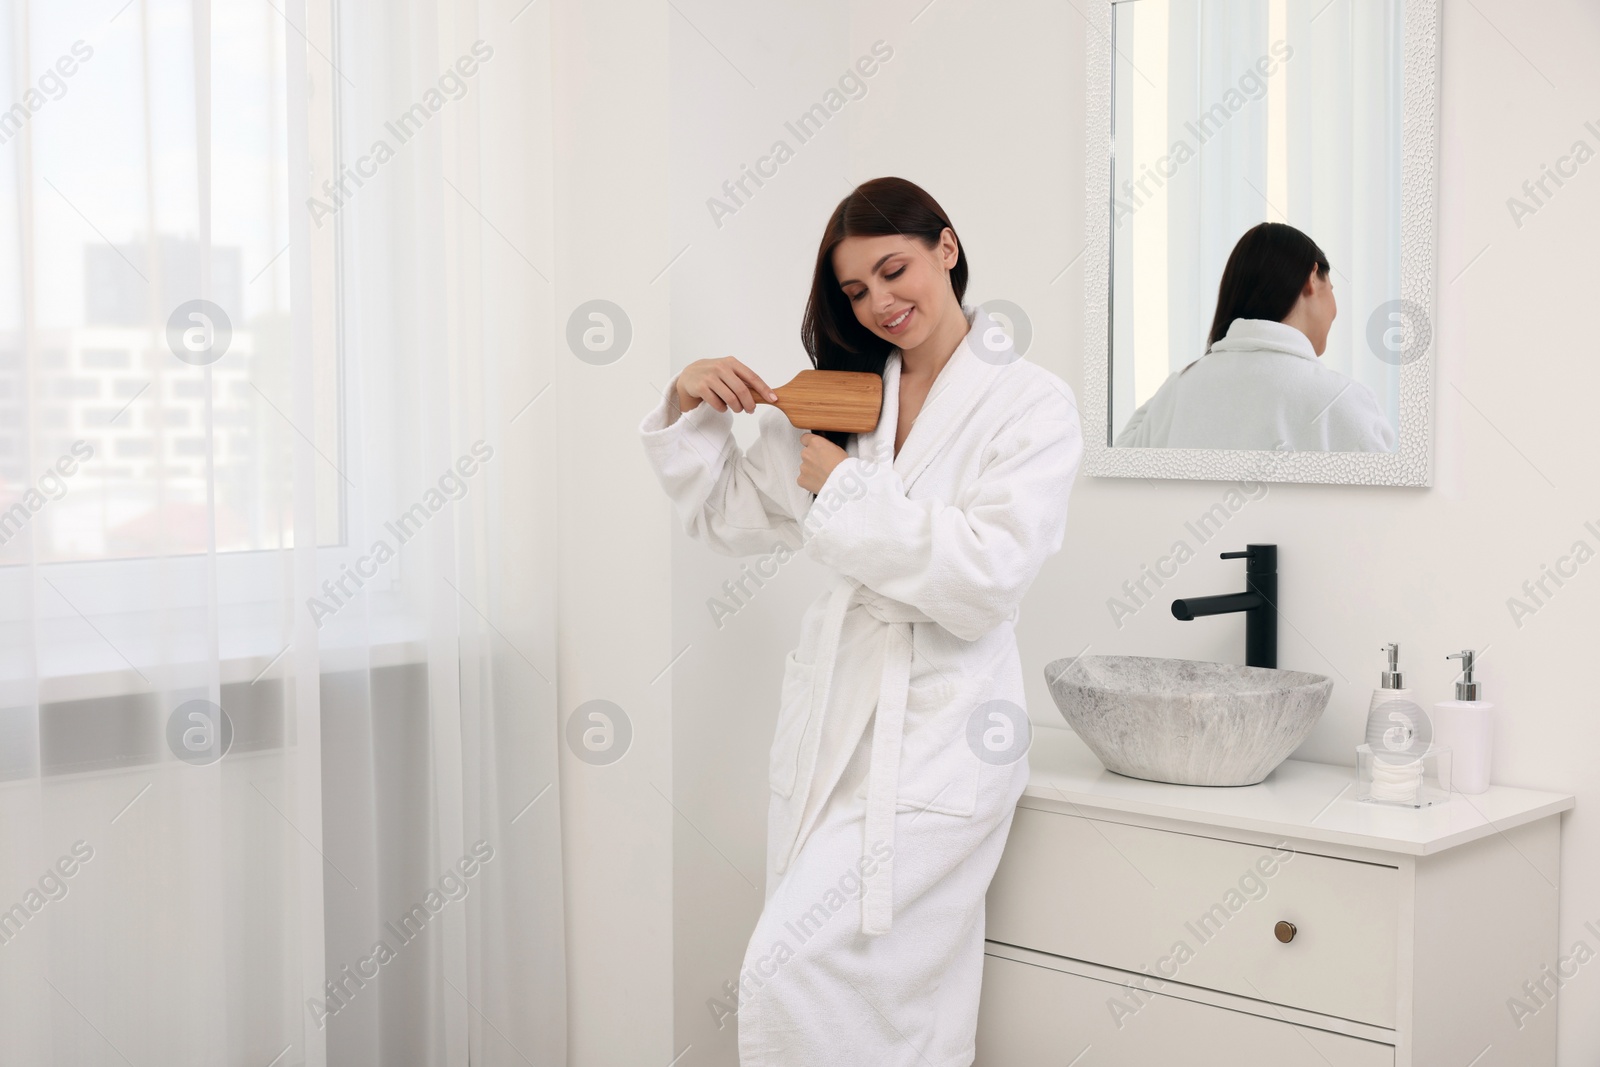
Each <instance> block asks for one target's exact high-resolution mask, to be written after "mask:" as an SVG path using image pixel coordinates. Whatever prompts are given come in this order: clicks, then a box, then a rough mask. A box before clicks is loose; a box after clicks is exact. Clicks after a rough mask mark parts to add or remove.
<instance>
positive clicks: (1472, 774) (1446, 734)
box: [1433, 648, 1494, 793]
mask: <svg viewBox="0 0 1600 1067" xmlns="http://www.w3.org/2000/svg"><path fill="white" fill-rule="evenodd" d="M1475 656H1476V653H1474V652H1473V651H1472V649H1470V648H1467V649H1463V650H1461V651H1460V652H1452V653H1451V654H1450V655H1448V656H1446V657H1445V659H1458V660H1460V661H1461V677H1460V679H1458V680H1457V682H1456V698H1455V699H1454V700H1441V701H1439V703H1437V704H1435V705H1434V706H1433V737H1434V740H1435V741H1436V742H1438V743H1439V744H1441V745H1448V746H1450V749H1451V751H1452V753H1453V755H1452V758H1451V771H1450V773H1451V788H1452V789H1454V790H1455V791H1456V792H1458V793H1481V792H1483V791H1484V790H1485V789H1488V788H1489V764H1490V756H1491V755H1492V754H1493V752H1494V718H1493V716H1492V715H1491V714H1490V713H1491V711H1492V710H1493V708H1494V705H1493V704H1491V703H1489V702H1488V701H1487V700H1480V699H1479V697H1480V696H1481V695H1482V693H1481V687H1480V686H1479V684H1478V682H1477V681H1476V680H1475V679H1474V678H1473V677H1472V671H1473V666H1474V658H1475Z"/></svg>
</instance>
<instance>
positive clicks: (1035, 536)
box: [806, 391, 1083, 641]
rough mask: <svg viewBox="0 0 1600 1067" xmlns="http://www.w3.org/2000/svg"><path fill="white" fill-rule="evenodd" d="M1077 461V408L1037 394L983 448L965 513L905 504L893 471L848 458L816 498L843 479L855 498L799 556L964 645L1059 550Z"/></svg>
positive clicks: (1002, 613)
mask: <svg viewBox="0 0 1600 1067" xmlns="http://www.w3.org/2000/svg"><path fill="white" fill-rule="evenodd" d="M1082 456H1083V433H1082V429H1081V427H1080V424H1079V420H1078V409H1077V406H1076V405H1075V404H1074V403H1073V402H1072V401H1071V400H1070V399H1068V398H1066V397H1064V396H1061V395H1060V394H1059V393H1057V392H1055V391H1049V392H1048V395H1047V396H1046V397H1045V398H1044V399H1043V400H1041V402H1040V403H1039V404H1038V405H1037V406H1036V407H1034V408H1033V409H1031V410H1030V411H1029V412H1028V413H1027V414H1026V415H1025V416H1023V417H1022V418H1020V419H1018V420H1017V421H1015V422H1013V423H1011V424H1009V425H1008V426H1007V427H1005V428H1004V429H1003V430H1001V431H1000V433H999V434H997V435H996V437H995V439H994V440H993V441H991V442H990V443H989V445H988V446H987V447H986V449H985V450H984V453H983V458H982V467H981V470H980V473H979V474H978V487H977V492H976V493H975V494H974V495H973V496H972V499H971V502H970V503H969V504H967V506H966V507H965V508H960V507H956V506H954V505H951V504H945V503H942V502H941V501H938V500H933V499H921V500H912V499H909V498H908V497H907V496H906V492H905V486H904V484H903V483H902V482H901V480H900V476H899V475H898V474H897V473H896V472H895V470H894V468H893V466H891V465H890V464H887V463H880V464H878V465H877V467H876V468H875V469H873V470H871V472H870V473H868V472H867V471H866V470H865V469H863V466H862V461H861V460H860V459H858V458H857V457H854V456H851V457H847V458H846V459H844V460H842V461H840V463H839V465H838V466H837V467H835V468H834V469H833V471H832V473H830V474H829V475H828V480H827V481H826V482H824V483H823V486H822V492H821V493H819V494H818V499H819V500H820V499H822V498H823V497H824V496H826V495H827V494H828V493H829V492H830V491H832V492H835V493H837V490H838V488H839V487H838V485H837V482H838V480H839V479H841V478H844V477H846V476H848V475H851V474H854V477H855V479H856V480H858V481H859V482H861V483H862V484H863V485H864V486H865V487H866V488H865V491H864V492H862V493H861V494H859V495H857V496H855V497H854V498H853V499H846V500H845V501H844V502H843V503H842V504H840V505H839V506H838V508H837V510H835V511H834V512H833V514H831V515H830V516H829V517H828V519H827V521H826V523H824V524H823V525H822V526H821V527H820V528H818V529H817V530H816V531H815V532H814V533H812V535H811V538H810V540H808V541H807V542H806V551H807V552H808V553H809V554H810V555H811V556H812V557H813V558H814V559H816V560H817V561H818V562H820V563H823V564H825V565H827V566H830V567H833V568H835V569H836V570H839V571H841V572H842V573H844V574H846V575H849V576H850V577H851V578H853V579H855V580H856V581H858V582H860V583H861V584H862V585H865V586H866V587H867V588H869V589H872V590H874V591H875V592H878V593H880V594H882V595H884V596H886V597H889V598H891V599H893V600H898V601H900V602H901V603H904V604H910V605H911V606H912V607H915V608H917V609H918V610H920V611H921V612H922V613H923V614H925V615H927V616H928V617H929V618H930V619H932V620H933V621H934V622H936V623H938V624H939V625H940V626H942V627H944V628H945V629H946V630H948V631H950V632H951V633H952V634H954V635H955V636H957V637H959V638H961V639H962V640H964V641H975V640H977V639H978V638H980V637H982V636H983V635H984V634H986V633H988V632H989V631H990V630H992V629H994V628H995V627H996V626H997V625H999V624H1000V623H1001V622H1002V621H1004V620H1005V619H1006V618H1008V617H1009V616H1010V615H1011V613H1012V612H1013V611H1015V610H1016V608H1017V605H1018V604H1019V603H1020V602H1021V600H1022V597H1023V594H1024V593H1026V592H1027V590H1028V586H1029V585H1030V584H1031V583H1032V582H1033V579H1034V577H1035V576H1036V575H1038V573H1039V570H1040V568H1041V567H1042V566H1043V565H1044V561H1045V559H1046V558H1047V557H1049V556H1051V555H1053V554H1054V553H1055V552H1056V551H1057V550H1058V549H1059V548H1060V547H1061V542H1062V537H1063V534H1064V532H1065V528H1066V519H1067V496H1068V494H1069V493H1070V492H1071V490H1072V484H1073V480H1074V479H1075V478H1076V476H1077V472H1078V464H1079V461H1080V460H1081V459H1082ZM838 495H842V494H838Z"/></svg>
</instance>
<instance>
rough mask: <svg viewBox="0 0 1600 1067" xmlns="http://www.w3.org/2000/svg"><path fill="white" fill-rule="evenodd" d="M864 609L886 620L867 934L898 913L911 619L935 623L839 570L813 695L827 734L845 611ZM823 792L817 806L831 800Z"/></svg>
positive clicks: (864, 911) (871, 799)
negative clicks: (898, 820) (898, 812)
mask: <svg viewBox="0 0 1600 1067" xmlns="http://www.w3.org/2000/svg"><path fill="white" fill-rule="evenodd" d="M851 607H858V608H860V609H861V610H863V611H865V612H866V613H867V614H868V615H870V616H872V617H873V618H874V619H877V620H878V621H879V622H881V623H883V624H884V626H883V630H884V635H883V636H884V647H883V673H882V676H881V679H880V681H879V685H878V704H877V709H876V711H875V712H874V715H875V720H874V725H873V728H872V753H871V760H870V763H869V769H868V772H867V812H866V820H865V821H866V829H865V833H864V834H863V835H862V849H861V858H862V861H863V863H862V868H863V871H865V869H866V868H868V867H870V866H871V864H872V863H873V861H874V860H876V862H877V868H876V870H874V871H873V872H872V874H871V876H870V877H867V876H865V875H864V876H863V879H862V880H863V883H864V889H863V892H862V897H861V932H862V933H863V934H865V935H867V936H869V937H870V936H876V935H878V934H884V933H888V931H889V926H890V923H891V921H892V918H893V915H892V912H893V907H892V905H893V882H894V878H893V874H894V816H895V808H896V802H897V800H898V795H899V784H900V742H901V738H902V737H903V736H904V733H905V718H906V689H907V686H908V684H909V682H910V678H911V652H912V630H911V626H912V624H913V623H918V622H932V621H933V620H932V619H930V618H929V617H928V616H927V615H925V614H923V613H922V612H921V611H919V610H918V609H916V608H914V607H912V606H911V605H909V604H904V603H901V602H900V601H898V600H891V599H889V598H888V597H885V596H881V595H879V594H878V593H876V592H874V591H873V590H871V589H868V588H867V587H865V586H863V585H861V584H860V583H859V582H856V581H854V580H853V579H851V578H848V577H846V576H844V575H839V576H838V577H837V579H836V581H835V583H834V586H833V588H832V590H831V593H830V596H829V600H828V606H827V609H826V611H825V612H824V615H823V623H822V636H821V640H820V642H819V645H818V656H817V678H816V684H815V687H814V689H813V693H812V711H813V724H814V727H815V729H814V731H812V732H814V734H815V736H816V737H817V738H820V737H821V734H822V730H823V729H824V728H825V724H824V722H823V721H822V720H823V719H825V718H826V716H827V712H828V698H829V691H830V690H831V688H832V686H833V671H834V661H835V660H836V658H837V656H838V651H839V637H840V634H841V632H842V631H843V629H844V617H845V612H846V611H847V610H848V609H849V608H851ZM815 751H816V745H815V743H813V744H812V746H811V752H812V756H813V758H812V759H811V760H810V761H809V762H810V767H809V770H808V773H807V776H806V777H807V784H806V787H805V792H803V793H802V794H801V795H800V796H799V797H797V798H795V800H796V804H797V806H798V807H799V809H800V810H799V812H798V813H797V814H796V815H795V818H796V819H797V820H800V819H803V818H804V812H805V807H806V801H807V799H808V797H809V792H810V788H811V784H812V783H811V779H812V778H814V777H815V773H816V764H815ZM826 800H827V798H826V797H820V798H818V809H819V813H820V809H821V806H822V805H823V804H824V803H826ZM801 829H803V828H802V827H799V826H797V827H796V828H795V836H794V839H793V841H792V842H791V848H790V850H789V853H788V855H787V856H786V858H785V859H784V860H783V862H782V863H781V864H780V865H779V867H778V871H779V873H782V872H783V871H784V870H785V869H787V867H788V865H789V863H790V862H792V861H793V859H794V856H795V854H796V853H797V852H798V851H799V847H800V844H801V840H802V839H801V837H800V834H799V831H800V830H801ZM878 842H882V843H883V844H884V845H886V846H887V847H888V849H889V856H888V857H887V858H879V857H878V855H877V853H875V852H873V851H872V847H873V845H875V844H877V843H878Z"/></svg>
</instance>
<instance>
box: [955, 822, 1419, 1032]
mask: <svg viewBox="0 0 1600 1067" xmlns="http://www.w3.org/2000/svg"><path fill="white" fill-rule="evenodd" d="M1399 895H1400V872H1399V871H1398V870H1397V869H1395V868H1393V867H1386V866H1381V865H1378V864H1371V863H1360V862H1357V861H1354V860H1343V859H1335V858H1332V857H1328V856H1318V855H1312V854H1308V853H1298V852H1292V851H1283V852H1279V851H1278V850H1275V849H1273V848H1270V847H1265V846H1257V845H1245V844H1240V843H1238V842H1235V841H1220V840H1216V839H1213V838H1208V837H1199V836H1194V835H1190V834H1181V833H1173V832H1170V831H1166V830H1152V829H1149V828H1147V827H1141V826H1128V825H1125V824H1122V823H1115V822H1103V821H1100V820H1094V819H1086V818H1081V817H1078V816H1075V815H1062V814H1057V813H1054V812H1046V811H1039V810H1038V809H1036V808H1025V807H1019V808H1018V809H1017V813H1016V817H1015V819H1014V821H1013V822H1012V825H1011V836H1010V838H1009V839H1008V840H1007V843H1006V850H1005V854H1004V855H1003V856H1002V857H1001V860H1000V866H999V869H998V870H997V871H996V872H995V876H994V881H993V883H992V884H991V885H990V888H989V897H988V917H987V926H986V932H985V936H986V937H987V938H989V939H990V940H993V941H999V942H1002V943H1004V944H1008V945H1017V946H1019V947H1022V948H1031V949H1036V950H1038V951H1040V952H1048V953H1051V954H1053V955H1057V956H1066V957H1069V958H1072V959H1080V960H1087V961H1089V962H1092V963H1102V964H1105V965H1107V966H1110V967H1118V968H1121V969H1123V970H1128V971H1144V972H1145V973H1147V974H1149V975H1151V976H1152V979H1151V980H1150V981H1149V982H1148V983H1147V985H1148V987H1149V988H1150V989H1152V990H1157V991H1158V990H1159V989H1160V988H1161V984H1162V982H1163V981H1174V982H1181V983H1184V984H1187V985H1196V986H1202V987H1205V988H1209V989H1218V990H1222V991H1224V992H1228V993H1237V994H1239V995H1240V996H1245V997H1252V998H1255V999H1259V1000H1266V1001H1271V1002H1274V1003H1278V1004H1290V1005H1293V1006H1295V1007H1298V1008H1304V1009H1306V1010H1307V1011H1314V1012H1319V1013H1322V1014H1325V1015H1334V1016H1339V1017H1341V1018H1346V1019H1354V1020H1358V1021H1360V1022H1366V1023H1372V1024H1374V1025H1377V1026H1384V1027H1389V1028H1391V1029H1392V1028H1393V1027H1394V1026H1395V982H1396V945H1395V941H1396V937H1397V934H1398V925H1399ZM1280 920H1286V921H1288V922H1291V923H1293V924H1294V926H1295V928H1296V929H1295V933H1294V937H1293V939H1292V940H1291V941H1290V942H1289V943H1287V944H1284V943H1282V942H1280V941H1279V940H1278V939H1277V938H1276V937H1275V936H1274V933H1273V931H1274V927H1275V926H1276V924H1277V923H1278V922H1279V921H1280Z"/></svg>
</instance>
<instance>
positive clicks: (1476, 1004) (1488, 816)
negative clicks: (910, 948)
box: [976, 729, 1574, 1067]
mask: <svg viewBox="0 0 1600 1067" xmlns="http://www.w3.org/2000/svg"><path fill="white" fill-rule="evenodd" d="M1028 759H1029V765H1030V770H1031V777H1030V782H1029V786H1028V789H1027V791H1026V793H1024V795H1023V797H1022V799H1021V801H1020V803H1019V804H1018V806H1017V812H1016V817H1015V820H1014V821H1013V823H1012V828H1011V836H1010V838H1009V839H1008V841H1007V844H1006V850H1005V854H1004V856H1003V857H1002V858H1001V860H1000V867H999V869H998V871H997V872H996V874H995V878H994V882H993V884H992V885H991V886H990V889H989V897H988V911H987V925H986V930H985V936H986V938H987V941H986V944H985V950H986V955H985V958H984V972H983V993H982V1000H981V1003H980V1007H979V1014H978V1039H977V1060H976V1067H1034V1065H1039V1064H1051V1065H1056V1067H1066V1065H1069V1064H1071V1065H1081V1067H1120V1065H1129V1067H1133V1065H1137V1067H1148V1065H1152V1064H1163V1065H1174V1067H1191V1065H1193V1067H1200V1065H1212V1064H1216V1065H1219V1067H1221V1065H1224V1064H1226V1065H1227V1067H1251V1065H1256V1064H1260V1065H1262V1067H1267V1065H1270V1067H1300V1065H1302V1064H1303V1065H1305V1067H1328V1065H1333V1067H1379V1065H1382V1067H1443V1065H1451V1067H1466V1065H1467V1064H1472V1065H1473V1067H1497V1065H1504V1067H1553V1065H1554V1064H1555V1062H1556V1059H1555V1035H1556V1009H1557V1006H1556V1004H1555V1003H1554V1001H1553V1000H1552V999H1551V997H1550V995H1549V992H1548V991H1549V990H1550V989H1553V988H1554V983H1553V980H1552V979H1551V977H1550V974H1551V970H1553V968H1554V967H1555V964H1556V960H1557V958H1558V956H1559V952H1558V946H1557V918H1558V900H1559V895H1558V890H1557V886H1558V884H1559V881H1560V878H1559V872H1560V822H1561V812H1563V811H1566V810H1568V809H1570V808H1571V807H1572V806H1573V803H1574V801H1573V798H1572V797H1571V796H1569V795H1565V794H1558V793H1546V792H1538V791H1534V790H1526V789H1513V788H1508V787H1504V786H1492V787H1490V789H1489V791H1488V792H1486V793H1482V794H1478V795H1475V796H1466V795H1462V794H1458V793H1453V794H1451V796H1450V800H1449V801H1448V802H1446V803H1444V804H1439V805H1435V806H1433V807H1431V808H1422V809H1408V808H1396V807H1390V806H1387V805H1375V804H1369V803H1363V802H1360V801H1357V800H1355V799H1354V794H1355V785H1356V783H1355V772H1354V768H1353V767H1350V768H1344V767H1334V766H1328V765H1324V764H1318V763H1308V762H1303V761H1299V760H1289V761H1288V762H1286V763H1284V764H1283V765H1282V766H1280V767H1279V768H1278V769H1277V770H1275V771H1273V772H1272V774H1271V775H1269V776H1268V777H1267V780H1266V781H1265V782H1262V783H1261V784H1259V785H1254V786H1243V787H1236V788H1204V787H1197V786H1177V785H1166V784H1162V783H1158V782H1144V781H1140V780H1137V779H1132V778H1124V777H1122V776H1119V775H1116V774H1113V773H1111V772H1110V771H1107V770H1105V768H1103V767H1102V766H1101V765H1100V763H1099V761H1097V760H1096V759H1095V758H1094V756H1093V755H1092V754H1091V753H1090V752H1089V751H1088V749H1087V748H1085V747H1084V746H1083V744H1082V742H1080V741H1079V740H1078V739H1077V737H1076V736H1074V735H1073V734H1072V733H1071V731H1069V730H1061V729H1038V730H1036V736H1035V738H1034V742H1033V747H1032V748H1031V750H1030V751H1029V756H1028ZM1353 762H1354V759H1353V757H1352V763H1353ZM1541 982H1543V984H1544V986H1545V989H1544V990H1541V989H1540V988H1539V986H1540V983H1541ZM1525 983H1528V984H1527V985H1526V986H1525ZM1514 1002H1520V1003H1521V1004H1522V1005H1523V1006H1524V1008H1525V1010H1523V1011H1522V1012H1520V1013H1518V1012H1514V1011H1513V1003H1514Z"/></svg>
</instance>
